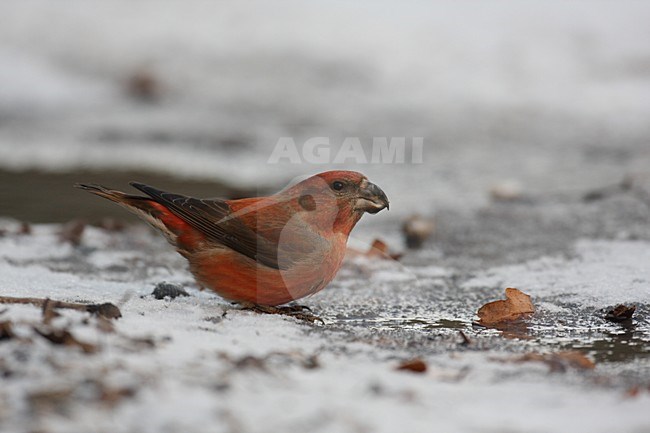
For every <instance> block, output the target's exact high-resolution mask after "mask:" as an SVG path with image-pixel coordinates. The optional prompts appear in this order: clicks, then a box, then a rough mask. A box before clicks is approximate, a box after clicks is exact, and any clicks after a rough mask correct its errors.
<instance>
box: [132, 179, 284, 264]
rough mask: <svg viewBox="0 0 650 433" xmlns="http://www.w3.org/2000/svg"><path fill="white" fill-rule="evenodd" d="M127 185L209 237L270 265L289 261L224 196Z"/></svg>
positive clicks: (276, 246) (139, 184)
mask: <svg viewBox="0 0 650 433" xmlns="http://www.w3.org/2000/svg"><path fill="white" fill-rule="evenodd" d="M131 185H132V186H133V187H134V188H137V189H139V190H140V191H142V192H144V193H145V194H147V195H148V196H149V197H151V198H152V199H154V200H155V201H156V202H158V203H160V204H162V205H164V206H165V207H167V208H168V209H169V210H170V211H171V212H172V213H173V214H174V215H176V216H177V217H179V218H181V219H182V220H183V221H185V222H187V223H188V224H189V225H190V226H191V227H192V228H194V229H196V230H197V231H199V232H201V233H202V234H203V235H204V236H205V237H206V238H207V239H208V240H210V241H213V242H216V243H218V244H221V245H225V246H227V247H229V248H231V249H233V250H235V251H237V252H238V253H241V254H243V255H245V256H247V257H250V258H251V259H253V260H256V261H257V262H258V263H261V264H263V265H265V266H268V267H271V268H275V269H282V270H284V269H287V268H289V267H290V266H291V265H292V260H291V258H290V257H286V254H282V260H279V258H278V256H279V253H278V245H277V243H274V242H273V241H271V240H269V239H267V238H265V237H263V236H260V235H258V234H257V232H256V231H255V230H253V229H252V228H250V227H249V226H247V225H246V224H244V223H243V222H242V221H241V220H240V219H239V218H237V217H235V216H233V215H232V210H231V208H230V206H229V205H228V203H226V202H225V201H224V200H218V199H213V200H207V199H197V198H192V197H186V196H183V195H180V194H173V193H169V192H165V191H160V190H158V189H156V188H154V187H151V186H149V185H145V184H141V183H135V182H132V183H131Z"/></svg>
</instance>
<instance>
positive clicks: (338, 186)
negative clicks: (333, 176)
mask: <svg viewBox="0 0 650 433" xmlns="http://www.w3.org/2000/svg"><path fill="white" fill-rule="evenodd" d="M332 189H333V190H334V191H341V190H342V189H343V182H339V181H338V180H337V181H336V182H334V183H333V184H332Z"/></svg>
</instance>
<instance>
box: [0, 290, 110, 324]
mask: <svg viewBox="0 0 650 433" xmlns="http://www.w3.org/2000/svg"><path fill="white" fill-rule="evenodd" d="M0 304H31V305H35V306H37V307H40V308H42V309H43V311H44V312H50V311H52V310H54V309H58V308H63V309H69V310H77V311H85V312H88V313H91V314H96V315H98V316H101V317H104V318H106V319H118V318H120V317H122V313H121V312H120V309H119V308H117V307H116V306H115V305H113V304H111V303H104V304H80V303H76V302H64V301H53V300H51V299H49V298H45V299H43V298H15V297H12V296H0Z"/></svg>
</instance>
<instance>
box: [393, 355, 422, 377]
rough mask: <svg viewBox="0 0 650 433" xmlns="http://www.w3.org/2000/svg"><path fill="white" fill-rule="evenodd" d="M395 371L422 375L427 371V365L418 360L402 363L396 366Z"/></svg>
mask: <svg viewBox="0 0 650 433" xmlns="http://www.w3.org/2000/svg"><path fill="white" fill-rule="evenodd" d="M396 370H406V371H412V372H413V373H424V372H426V371H427V364H426V363H425V362H424V361H422V360H421V359H419V358H415V359H411V360H409V361H404V362H402V363H401V364H400V365H398V366H397V368H396Z"/></svg>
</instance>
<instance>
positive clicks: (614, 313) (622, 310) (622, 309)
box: [605, 304, 636, 323]
mask: <svg viewBox="0 0 650 433" xmlns="http://www.w3.org/2000/svg"><path fill="white" fill-rule="evenodd" d="M635 311H636V305H632V306H630V307H627V306H625V305H622V304H621V305H617V306H616V307H614V308H613V309H611V310H609V311H608V312H607V313H606V314H605V319H606V320H609V321H610V322H617V323H619V322H625V321H626V320H630V319H632V315H633V314H634V312H635Z"/></svg>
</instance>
